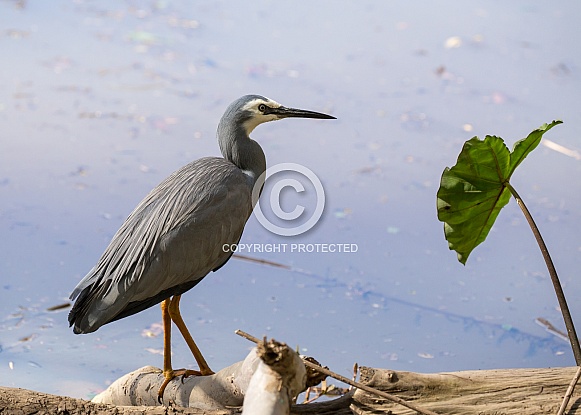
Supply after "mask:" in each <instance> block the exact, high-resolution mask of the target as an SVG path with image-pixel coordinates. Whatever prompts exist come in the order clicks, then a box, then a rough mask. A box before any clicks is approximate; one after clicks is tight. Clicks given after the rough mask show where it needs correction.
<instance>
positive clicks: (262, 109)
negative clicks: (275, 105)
mask: <svg viewBox="0 0 581 415" xmlns="http://www.w3.org/2000/svg"><path fill="white" fill-rule="evenodd" d="M258 111H260V112H264V111H266V105H264V104H260V105H259V106H258Z"/></svg>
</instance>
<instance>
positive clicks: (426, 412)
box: [235, 330, 438, 415]
mask: <svg viewBox="0 0 581 415" xmlns="http://www.w3.org/2000/svg"><path fill="white" fill-rule="evenodd" d="M235 333H236V334H237V335H239V336H241V337H244V338H245V339H246V340H250V341H251V342H254V343H258V342H259V341H261V340H260V339H258V338H256V337H254V336H252V335H251V334H248V333H246V332H244V331H242V330H236V331H235ZM303 362H304V364H305V366H308V367H310V368H312V369H315V370H317V371H319V372H321V373H323V374H325V375H327V376H331V377H332V378H335V379H337V380H339V381H341V382H343V383H346V384H348V385H351V386H354V387H356V388H358V389H361V390H364V391H365V392H369V393H373V394H374V395H377V396H381V397H382V398H385V399H387V400H388V401H392V402H395V403H397V404H400V405H402V406H405V407H406V408H409V409H411V410H413V411H416V412H417V413H419V414H422V415H438V414H437V413H436V412H433V411H430V410H429V409H422V408H419V407H417V406H416V405H413V404H411V403H409V402H407V401H405V400H403V399H401V398H398V397H397V396H395V395H391V394H389V393H386V392H383V391H380V390H377V389H374V388H372V387H369V386H367V385H364V384H363V383H359V382H355V381H353V380H351V379H348V378H346V377H345V376H341V375H339V374H337V373H335V372H332V371H330V370H329V369H325V368H323V367H321V366H317V365H316V364H314V363H311V362H309V361H306V360H303Z"/></svg>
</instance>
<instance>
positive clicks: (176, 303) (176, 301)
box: [169, 295, 214, 376]
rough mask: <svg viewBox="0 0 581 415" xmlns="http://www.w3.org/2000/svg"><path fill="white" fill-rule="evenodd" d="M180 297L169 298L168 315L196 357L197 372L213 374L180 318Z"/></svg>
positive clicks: (203, 374) (205, 374)
mask: <svg viewBox="0 0 581 415" xmlns="http://www.w3.org/2000/svg"><path fill="white" fill-rule="evenodd" d="M180 299H181V295H176V296H174V297H173V298H172V299H171V303H170V305H169V315H170V317H171V319H172V320H173V322H174V323H175V324H176V326H177V327H178V329H179V331H180V333H181V334H182V336H183V338H184V340H185V341H186V343H187V344H188V347H189V348H190V350H191V351H192V354H193V355H194V358H195V359H196V362H197V363H198V366H199V367H200V371H199V374H200V375H202V376H208V375H213V374H214V372H212V369H210V367H209V366H208V364H207V363H206V359H204V356H202V352H200V349H198V346H197V345H196V343H195V342H194V339H193V338H192V335H191V334H190V332H189V331H188V328H187V327H186V323H184V319H183V318H182V314H181V313H180Z"/></svg>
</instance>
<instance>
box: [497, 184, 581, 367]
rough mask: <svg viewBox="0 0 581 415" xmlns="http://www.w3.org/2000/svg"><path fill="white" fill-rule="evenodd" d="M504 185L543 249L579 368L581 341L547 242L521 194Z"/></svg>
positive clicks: (508, 185)
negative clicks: (580, 342)
mask: <svg viewBox="0 0 581 415" xmlns="http://www.w3.org/2000/svg"><path fill="white" fill-rule="evenodd" d="M504 185H505V186H506V187H507V188H508V190H510V192H511V193H512V195H513V196H514V198H515V199H516V202H517V203H518V205H519V206H520V208H521V210H522V212H523V213H524V215H525V218H526V219H527V222H528V223H529V226H530V227H531V230H532V231H533V234H534V235H535V239H536V240H537V243H538V244H539V248H540V249H541V252H542V254H543V258H544V259H545V263H546V264H547V268H548V270H549V275H550V276H551V281H553V286H554V287H555V293H556V294H557V300H559V307H560V308H561V313H562V314H563V320H565V327H567V334H568V335H569V341H570V342H571V347H572V348H573V356H575V362H576V364H577V366H581V347H580V346H579V339H578V338H577V332H576V331H575V326H574V325H573V319H572V318H571V313H570V312H569V307H568V306H567V300H565V294H564V293H563V288H562V287H561V282H560V281H559V277H558V276H557V270H556V269H555V266H554V265H553V260H552V259H551V256H550V255H549V250H548V249H547V246H546V245H545V241H544V240H543V237H542V236H541V232H540V231H539V228H537V225H536V224H535V221H534V220H533V217H532V216H531V214H530V212H529V210H528V209H527V207H526V205H525V203H524V202H523V200H522V199H521V197H520V196H519V194H518V193H517V192H516V190H515V189H514V187H512V186H511V184H510V183H508V182H505V183H504Z"/></svg>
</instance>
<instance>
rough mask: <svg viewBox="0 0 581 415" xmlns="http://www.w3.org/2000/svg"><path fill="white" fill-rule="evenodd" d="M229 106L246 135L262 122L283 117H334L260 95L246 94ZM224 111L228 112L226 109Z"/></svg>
mask: <svg viewBox="0 0 581 415" xmlns="http://www.w3.org/2000/svg"><path fill="white" fill-rule="evenodd" d="M231 107H234V108H232V109H233V110H234V113H235V115H236V118H237V122H240V123H241V124H242V127H243V128H244V130H245V132H246V134H247V135H250V133H251V132H252V131H253V130H254V129H255V128H256V127H257V126H258V125H260V124H262V123H265V122H268V121H276V120H281V119H283V118H290V117H294V118H318V119H335V117H332V116H331V115H327V114H322V113H320V112H314V111H308V110H301V109H297V108H287V107H284V106H282V105H281V104H279V103H278V102H276V101H274V100H272V99H269V98H266V97H263V96H260V95H246V96H244V97H242V98H239V99H238V100H237V101H235V102H233V103H232V105H231ZM226 113H227V114H228V111H227V112H226Z"/></svg>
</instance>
